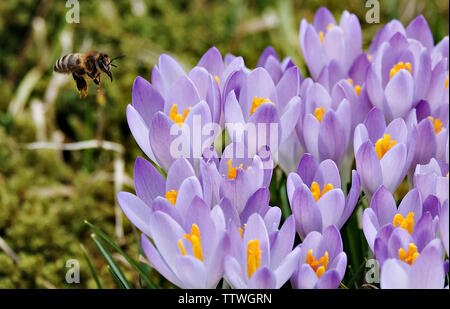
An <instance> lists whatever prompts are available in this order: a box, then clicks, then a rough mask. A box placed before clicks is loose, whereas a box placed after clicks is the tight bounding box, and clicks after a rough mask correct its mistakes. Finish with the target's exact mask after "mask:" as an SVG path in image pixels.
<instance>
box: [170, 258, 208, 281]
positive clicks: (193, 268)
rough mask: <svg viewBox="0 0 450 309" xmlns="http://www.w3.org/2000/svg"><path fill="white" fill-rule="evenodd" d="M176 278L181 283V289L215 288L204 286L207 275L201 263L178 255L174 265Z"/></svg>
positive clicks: (195, 259)
mask: <svg viewBox="0 0 450 309" xmlns="http://www.w3.org/2000/svg"><path fill="white" fill-rule="evenodd" d="M176 272H177V276H178V277H179V278H180V280H181V281H182V282H183V288H187V289H206V288H215V286H212V287H208V286H206V278H207V273H206V269H205V266H204V265H203V263H202V262H201V261H200V260H198V259H197V258H195V257H193V256H190V255H185V256H181V255H179V256H178V257H177V263H176Z"/></svg>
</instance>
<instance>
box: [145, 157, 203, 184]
mask: <svg viewBox="0 0 450 309" xmlns="http://www.w3.org/2000/svg"><path fill="white" fill-rule="evenodd" d="M191 176H195V172H194V169H193V168H192V165H191V164H190V163H189V161H187V160H186V159H184V158H179V159H176V160H175V161H174V162H173V163H172V165H171V166H170V168H169V171H168V172H167V181H166V191H170V190H179V189H180V186H181V184H182V183H183V181H184V180H185V179H186V178H189V177H191ZM149 179H150V180H152V179H153V178H152V177H149Z"/></svg>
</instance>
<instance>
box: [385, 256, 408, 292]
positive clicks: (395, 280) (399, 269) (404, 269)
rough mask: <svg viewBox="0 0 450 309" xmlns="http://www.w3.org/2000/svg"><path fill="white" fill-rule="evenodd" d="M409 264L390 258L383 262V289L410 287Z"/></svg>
mask: <svg viewBox="0 0 450 309" xmlns="http://www.w3.org/2000/svg"><path fill="white" fill-rule="evenodd" d="M408 267H409V266H408V265H407V264H405V263H404V262H401V261H399V260H397V259H388V260H387V261H386V262H384V264H383V268H382V269H381V274H380V287H381V288H382V289H408V288H409V284H410V281H411V279H410V277H411V275H410V273H411V270H410V269H409V268H408Z"/></svg>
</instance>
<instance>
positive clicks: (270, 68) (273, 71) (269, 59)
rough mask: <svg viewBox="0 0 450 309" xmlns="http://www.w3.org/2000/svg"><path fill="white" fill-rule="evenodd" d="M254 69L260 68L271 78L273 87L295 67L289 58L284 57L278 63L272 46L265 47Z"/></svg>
mask: <svg viewBox="0 0 450 309" xmlns="http://www.w3.org/2000/svg"><path fill="white" fill-rule="evenodd" d="M256 67H262V68H264V69H266V71H267V72H268V73H269V74H270V76H271V77H272V80H273V82H274V84H275V85H277V84H278V82H279V81H280V79H281V77H282V76H283V75H284V73H285V72H286V71H287V70H288V69H289V68H292V67H295V63H294V62H293V61H292V59H291V58H290V57H286V58H284V59H283V61H281V62H280V59H279V57H278V54H277V52H276V51H275V49H274V48H273V47H272V46H267V47H266V49H264V51H263V52H262V54H261V56H260V57H259V60H258V64H257V65H256ZM298 74H299V80H298V81H299V82H300V81H301V75H300V73H298Z"/></svg>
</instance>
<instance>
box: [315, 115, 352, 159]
mask: <svg viewBox="0 0 450 309" xmlns="http://www.w3.org/2000/svg"><path fill="white" fill-rule="evenodd" d="M343 131H344V127H343V126H342V123H341V122H340V120H339V118H338V117H337V114H336V113H335V112H334V111H332V110H329V111H328V112H326V113H325V115H324V116H323V119H322V123H321V125H320V129H319V147H318V148H319V158H320V161H323V160H325V159H332V160H334V161H336V162H337V163H338V164H339V163H340V162H341V160H342V158H343V155H344V151H345V150H346V146H347V145H346V144H347V143H346V136H345V134H342V132H343Z"/></svg>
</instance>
